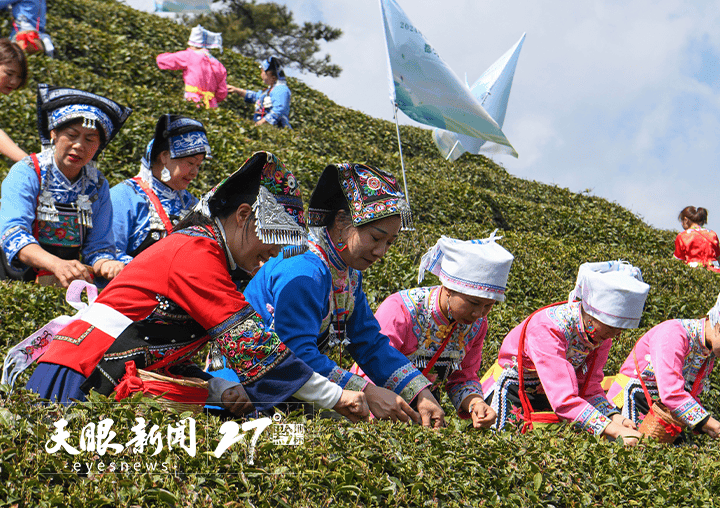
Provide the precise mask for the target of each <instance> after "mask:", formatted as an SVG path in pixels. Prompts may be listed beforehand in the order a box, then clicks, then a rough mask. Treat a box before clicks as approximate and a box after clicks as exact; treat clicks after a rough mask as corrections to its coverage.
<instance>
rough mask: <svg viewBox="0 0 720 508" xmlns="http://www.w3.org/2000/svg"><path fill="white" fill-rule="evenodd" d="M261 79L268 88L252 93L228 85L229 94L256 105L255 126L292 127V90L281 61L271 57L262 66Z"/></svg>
mask: <svg viewBox="0 0 720 508" xmlns="http://www.w3.org/2000/svg"><path fill="white" fill-rule="evenodd" d="M260 69H261V71H260V77H261V78H262V80H263V83H265V84H266V85H267V86H268V88H266V89H265V90H259V91H257V92H251V91H250V90H245V89H243V88H238V87H235V86H232V85H228V92H233V93H236V94H239V95H241V96H242V97H244V98H245V102H254V103H255V113H254V114H253V122H255V125H262V124H264V123H269V124H270V125H274V126H275V127H288V128H292V127H291V126H290V95H291V94H290V88H288V86H287V82H286V81H285V72H284V71H283V70H282V67H281V66H280V60H278V59H277V58H275V57H274V56H271V57H270V58H268V59H267V60H263V61H262V63H261V64H260Z"/></svg>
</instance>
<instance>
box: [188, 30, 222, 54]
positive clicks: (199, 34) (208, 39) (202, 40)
mask: <svg viewBox="0 0 720 508" xmlns="http://www.w3.org/2000/svg"><path fill="white" fill-rule="evenodd" d="M188 46H194V47H196V48H204V49H219V50H220V52H221V53H222V34H221V33H218V32H211V31H210V30H206V29H204V28H203V27H202V25H198V26H196V27H194V28H193V29H192V30H191V31H190V38H189V39H188Z"/></svg>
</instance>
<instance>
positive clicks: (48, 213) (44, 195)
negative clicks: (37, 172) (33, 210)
mask: <svg viewBox="0 0 720 508" xmlns="http://www.w3.org/2000/svg"><path fill="white" fill-rule="evenodd" d="M37 218H38V220H41V221H45V222H57V221H59V220H60V215H59V214H58V211H57V208H55V200H54V199H53V197H52V192H50V191H49V190H47V189H43V191H42V192H41V193H40V197H39V198H38V207H37Z"/></svg>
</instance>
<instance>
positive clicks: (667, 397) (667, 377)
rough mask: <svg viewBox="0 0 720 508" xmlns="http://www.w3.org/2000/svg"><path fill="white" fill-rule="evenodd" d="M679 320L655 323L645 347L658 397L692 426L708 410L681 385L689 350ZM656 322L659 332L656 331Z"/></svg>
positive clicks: (690, 353)
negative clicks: (647, 350) (653, 331)
mask: <svg viewBox="0 0 720 508" xmlns="http://www.w3.org/2000/svg"><path fill="white" fill-rule="evenodd" d="M679 323H680V322H679V321H671V322H668V323H667V324H665V323H662V324H661V325H659V326H658V327H657V332H658V333H653V334H652V336H650V339H649V342H648V347H649V351H650V362H651V363H652V365H653V368H654V370H655V379H656V381H657V386H658V393H659V395H660V400H662V402H663V403H664V404H665V405H666V406H667V407H668V409H669V410H670V411H671V412H672V413H673V414H674V415H676V416H677V417H678V418H679V419H681V420H682V421H684V422H685V423H686V424H688V425H689V426H690V427H691V428H692V427H694V426H695V425H697V424H698V423H699V422H700V421H702V420H703V419H705V418H706V417H707V416H708V414H709V413H708V412H707V411H706V410H705V409H704V408H703V407H702V406H701V405H700V404H699V403H698V402H697V401H695V399H693V398H692V396H691V395H690V393H688V391H687V390H686V389H685V378H684V377H683V367H684V365H685V361H686V359H687V357H688V356H690V355H692V354H693V351H692V349H691V348H690V345H689V343H688V334H687V332H686V331H685V329H684V328H682V325H680V324H679ZM660 326H662V327H663V328H662V332H663V333H660V331H661V329H660ZM638 360H640V359H639V358H638Z"/></svg>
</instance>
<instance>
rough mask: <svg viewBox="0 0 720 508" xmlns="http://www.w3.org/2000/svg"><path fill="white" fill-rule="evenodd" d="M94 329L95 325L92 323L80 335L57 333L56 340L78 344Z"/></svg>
mask: <svg viewBox="0 0 720 508" xmlns="http://www.w3.org/2000/svg"><path fill="white" fill-rule="evenodd" d="M93 330H95V327H94V326H92V325H91V326H89V327H88V329H87V330H85V331H84V332H83V333H82V334H81V335H80V336H79V337H69V336H67V335H56V336H55V339H54V340H63V341H65V342H69V343H71V344H74V345H76V346H77V345H79V344H80V343H81V342H82V341H83V340H84V339H85V337H87V336H88V335H90V334H91V333H92V332H93Z"/></svg>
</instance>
